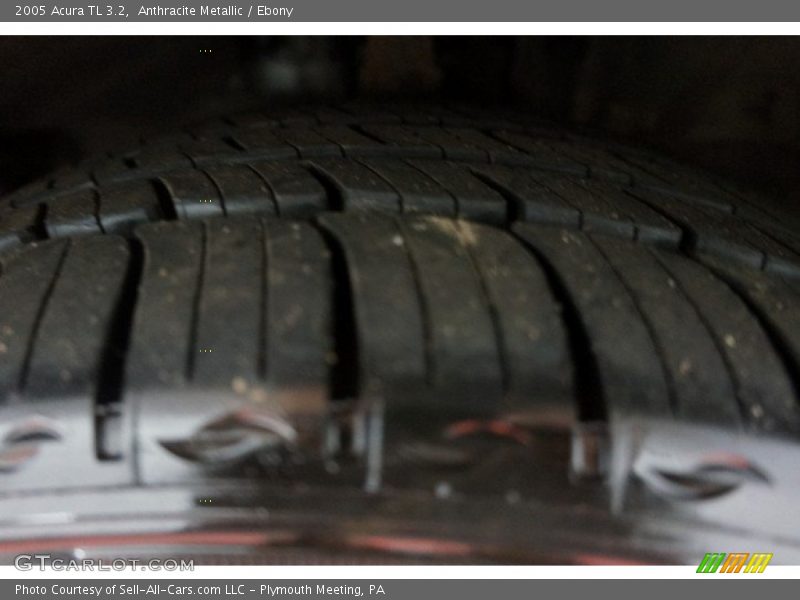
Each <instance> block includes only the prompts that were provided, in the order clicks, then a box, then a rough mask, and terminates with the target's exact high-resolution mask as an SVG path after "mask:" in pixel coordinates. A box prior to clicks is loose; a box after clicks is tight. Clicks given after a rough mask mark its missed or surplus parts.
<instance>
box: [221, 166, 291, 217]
mask: <svg viewBox="0 0 800 600" xmlns="http://www.w3.org/2000/svg"><path fill="white" fill-rule="evenodd" d="M205 172H206V174H207V175H208V176H209V177H210V178H211V179H212V180H213V181H214V184H215V185H216V186H217V188H218V189H219V191H220V194H221V196H222V202H223V204H224V206H225V214H226V215H237V214H242V213H250V214H271V215H274V214H276V212H277V209H276V207H275V201H274V198H273V197H272V192H271V191H270V189H269V186H268V185H267V184H266V182H265V181H264V180H263V179H262V178H261V177H260V176H259V175H258V174H257V173H256V172H255V171H253V170H252V169H251V168H249V167H248V166H246V165H215V166H210V167H206V169H205Z"/></svg>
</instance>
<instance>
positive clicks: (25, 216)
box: [0, 204, 43, 251]
mask: <svg viewBox="0 0 800 600" xmlns="http://www.w3.org/2000/svg"><path fill="white" fill-rule="evenodd" d="M42 208H43V207H42V206H40V205H38V204H29V205H27V206H23V207H21V208H15V209H11V210H6V211H3V212H2V213H1V214H0V251H3V250H6V249H8V248H13V247H14V246H18V245H20V244H24V243H26V242H29V241H31V240H34V239H36V237H37V236H36V234H35V233H34V232H35V230H36V227H37V225H38V222H39V215H40V214H42Z"/></svg>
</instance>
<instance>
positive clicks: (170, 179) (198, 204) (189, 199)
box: [160, 169, 224, 219]
mask: <svg viewBox="0 0 800 600" xmlns="http://www.w3.org/2000/svg"><path fill="white" fill-rule="evenodd" d="M160 179H161V182H162V183H163V184H164V186H165V187H166V188H167V190H168V191H169V194H170V196H171V198H172V204H173V206H174V207H175V213H176V214H177V215H178V218H179V219H202V218H205V217H213V216H216V215H222V214H223V213H224V208H223V205H222V199H221V198H220V196H219V191H218V190H217V187H216V186H215V185H214V183H213V182H212V181H211V179H209V177H208V175H206V174H205V173H203V172H202V171H196V170H194V169H192V170H187V171H181V172H175V173H170V174H169V175H165V176H163V177H161V178H160Z"/></svg>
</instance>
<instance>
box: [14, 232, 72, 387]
mask: <svg viewBox="0 0 800 600" xmlns="http://www.w3.org/2000/svg"><path fill="white" fill-rule="evenodd" d="M71 245H72V242H71V240H69V239H67V241H66V243H65V244H64V249H63V250H62V252H61V256H60V257H59V259H58V263H57V264H56V268H55V270H54V271H53V276H52V278H51V279H50V283H49V284H48V285H47V290H46V291H45V294H44V298H42V302H41V304H40V305H39V308H38V310H37V311H36V318H35V319H34V322H33V327H32V329H31V333H30V337H29V338H28V344H27V346H26V348H25V358H24V359H23V361H22V367H21V368H20V372H19V379H18V381H17V388H18V389H19V391H24V390H25V386H26V385H27V384H28V374H29V373H30V369H31V360H32V358H33V350H34V347H35V346H36V340H37V338H38V337H39V329H40V328H41V325H42V321H43V320H44V316H45V313H46V312H47V306H48V304H49V303H50V298H52V296H53V290H55V287H56V283H58V278H59V276H60V275H61V271H62V270H63V267H64V263H65V262H66V259H67V254H68V253H69V248H70V246H71Z"/></svg>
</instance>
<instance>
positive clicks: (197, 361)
mask: <svg viewBox="0 0 800 600" xmlns="http://www.w3.org/2000/svg"><path fill="white" fill-rule="evenodd" d="M0 211H1V212H0V248H2V253H0V264H1V265H2V274H1V275H0V358H2V361H1V362H0V439H2V440H5V441H4V442H3V443H4V445H3V446H0V481H1V482H2V486H1V487H0V504H2V503H3V502H5V503H6V508H4V509H3V512H4V513H5V514H10V511H11V510H18V511H23V512H24V511H25V510H28V509H27V508H25V507H26V506H27V505H21V504H19V502H20V500H19V498H21V497H25V498H34V499H36V498H50V497H52V495H53V493H54V492H58V493H59V494H60V496H59V497H60V500H59V502H62V503H63V502H64V498H65V497H72V496H70V494H78V496H74V497H75V498H78V497H79V495H80V494H85V493H87V490H107V491H108V493H111V492H110V490H119V489H128V490H137V489H139V490H141V489H155V488H159V486H162V487H163V486H176V485H178V486H184V485H211V486H212V488H211V489H212V490H216V491H219V490H221V489H228V488H224V486H225V485H227V484H229V483H230V482H231V481H233V482H236V483H235V486H251V485H255V486H256V487H258V485H260V484H259V482H263V472H264V471H265V470H266V471H269V472H270V473H272V474H273V476H274V477H275V478H277V481H279V482H282V483H280V484H279V487H280V486H284V487H285V486H289V488H286V489H291V486H293V485H297V484H298V482H300V483H303V484H304V485H309V486H311V487H316V486H320V487H321V488H324V489H328V488H329V487H331V488H332V489H346V490H349V491H348V493H351V492H353V490H358V489H359V488H360V487H363V486H366V488H367V490H368V491H370V492H373V493H376V494H378V495H379V496H380V495H383V496H382V497H389V498H391V497H394V496H393V495H395V494H400V492H399V490H417V489H426V490H430V489H435V490H436V494H435V495H436V496H439V497H441V496H449V495H450V494H451V492H452V493H462V494H463V495H464V497H466V498H467V499H472V498H474V497H479V498H484V497H488V498H493V497H495V496H496V497H498V498H500V501H501V504H503V506H505V507H506V508H507V509H508V505H509V502H511V500H510V499H509V498H510V496H509V493H510V492H509V490H510V489H511V488H512V487H513V488H514V490H515V493H516V494H517V495H519V493H520V490H524V489H528V488H526V487H525V485H526V484H524V483H522V482H520V481H519V478H520V477H522V479H525V478H526V477H527V478H528V479H529V481H528V483H527V485H528V486H529V487H531V486H532V487H531V492H530V493H531V495H533V496H536V497H539V498H541V497H542V495H544V497H546V498H549V499H548V501H549V502H552V501H555V502H556V504H561V505H563V506H565V507H567V508H568V509H569V510H573V508H570V507H573V506H574V505H573V504H572V502H579V503H580V502H588V501H591V502H595V501H597V502H599V503H600V505H602V506H606V504H604V502H605V501H606V500H604V498H606V496H605V492H603V491H602V490H603V489H604V488H603V487H602V485H601V486H600V487H597V485H595V486H594V487H593V486H589V487H581V486H577V487H575V485H574V483H575V482H574V480H570V479H569V478H568V477H567V474H568V472H569V466H570V464H571V466H572V470H573V475H575V471H576V470H580V468H581V467H580V463H581V461H580V459H579V458H576V456H575V452H576V450H575V446H573V450H572V456H570V451H569V450H568V449H563V448H562V449H561V450H559V451H558V452H556V451H555V450H553V448H556V447H558V448H561V446H560V445H559V444H556V443H555V442H553V441H552V440H551V441H550V442H546V443H545V446H547V447H549V448H551V450H550V451H549V452H555V454H553V456H551V457H550V459H552V460H550V459H548V460H550V462H549V463H548V464H547V466H543V465H542V464H541V463H539V462H537V460H538V459H536V460H535V459H533V458H531V456H530V455H529V454H526V452H530V448H529V447H528V446H529V444H527V442H525V440H528V439H529V437H526V436H530V435H534V433H532V432H535V435H540V434H542V432H545V434H546V435H555V434H553V433H552V432H566V435H567V437H569V436H572V438H573V441H574V439H575V435H576V434H575V432H576V431H579V432H581V431H582V432H584V433H585V432H586V431H589V430H591V427H594V426H600V427H603V425H604V424H608V423H614V422H617V421H620V420H625V419H633V420H636V419H647V420H655V421H657V422H662V423H672V424H674V425H676V426H681V425H688V426H698V427H711V428H713V429H714V430H715V431H721V432H733V433H734V434H735V435H736V436H739V437H738V438H737V439H747V440H751V439H752V440H761V439H767V440H777V441H780V442H781V443H782V442H784V441H787V442H790V443H792V442H793V441H794V440H796V438H797V435H798V433H800V410H798V374H799V373H800V370H798V362H799V361H800V301H799V300H800V299H799V298H798V290H799V289H800V288H799V287H798V286H799V285H800V284H799V283H798V277H800V235H798V234H797V233H796V232H795V231H794V230H793V229H792V228H791V226H790V225H787V224H786V223H785V222H783V221H782V220H781V215H780V214H773V213H772V212H769V211H767V210H766V209H764V208H763V205H762V204H760V203H759V199H758V198H757V197H756V196H754V195H752V194H750V193H748V192H745V191H742V190H740V189H738V188H736V187H735V186H732V185H730V184H728V183H726V182H722V181H719V180H717V179H715V178H714V177H711V176H708V175H704V174H701V173H699V172H697V171H695V170H693V169H689V168H686V167H683V166H679V165H676V164H674V163H672V162H671V161H669V160H666V159H662V158H660V157H657V156H654V155H652V154H651V153H649V152H645V151H640V150H633V149H630V148H628V147H626V146H622V145H618V144H612V143H608V142H600V141H596V140H592V139H588V138H584V137H582V136H576V135H572V134H568V133H565V132H561V131H557V130H554V129H552V128H551V129H547V128H545V127H543V126H542V125H541V124H540V123H538V122H535V121H532V120H530V119H525V118H523V117H519V116H514V115H501V116H498V115H497V114H484V113H479V112H476V111H470V110H459V111H455V110H445V109H439V108H415V109H410V108H394V107H388V108H387V107H384V108H383V109H381V110H376V109H366V108H364V107H361V106H345V107H338V108H326V109H319V110H313V111H312V110H298V111H293V112H286V113H285V114H283V115H280V116H278V117H267V116H265V115H261V114H253V115H248V116H244V117H236V118H231V119H226V120H220V121H219V122H217V123H212V124H209V125H207V126H205V127H204V128H201V129H197V130H195V131H192V132H184V133H180V134H177V135H174V136H171V137H169V138H166V139H164V140H154V141H150V140H147V141H145V142H143V143H142V144H141V146H140V147H138V148H136V149H134V150H132V151H130V152H127V153H121V154H113V155H110V156H106V157H101V158H98V159H96V160H90V161H88V162H86V163H85V164H82V165H80V166H79V167H76V168H75V169H72V170H67V171H63V172H60V173H58V174H55V175H54V176H53V177H52V178H51V179H48V180H46V181H39V182H35V183H33V184H31V185H29V186H27V187H26V188H24V189H21V190H19V191H17V192H16V193H14V194H12V195H10V196H8V197H6V198H5V199H3V200H2V208H1V209H0ZM581 424H582V425H581ZM582 427H583V429H581V428H582ZM442 431H444V432H445V434H444V437H442V435H443V434H442ZM465 432H466V433H465ZM547 432H551V433H550V434H547ZM580 435H583V434H580ZM546 439H550V438H546ZM559 439H561V438H559ZM521 441H522V442H521ZM519 443H522V445H523V446H526V448H523V449H521V450H515V452H522V454H521V455H520V456H517V455H515V456H516V459H515V460H513V461H512V462H511V463H506V462H502V463H498V464H503V465H505V466H506V467H507V468H508V471H507V472H506V473H504V474H503V475H500V474H499V472H498V471H496V470H493V467H492V466H491V462H490V463H489V464H483V463H482V464H483V466H482V467H480V468H477V467H475V466H474V461H479V459H478V458H477V455H475V454H470V453H469V452H467V448H469V449H470V452H471V451H472V450H474V449H475V448H479V449H480V448H484V447H486V448H489V449H493V448H495V446H494V445H495V444H501V445H502V444H511V445H512V446H514V445H515V444H517V445H519ZM484 444H488V446H484ZM553 444H555V446H554V445H553ZM503 447H504V448H505V446H503ZM540 450H541V449H540ZM540 450H539V451H540ZM539 451H537V452H539ZM487 452H488V454H487V456H488V455H489V454H491V455H492V456H494V454H492V452H495V450H491V452H489V451H488V450H487ZM503 452H505V450H503ZM465 453H466V454H465ZM478 454H481V452H479V453H478ZM503 456H505V458H504V459H503V460H505V461H508V460H510V459H509V457H508V456H507V455H505V454H504V455H503ZM539 456H540V457H541V454H539ZM526 457H527V458H526ZM526 460H529V461H531V462H530V464H529V465H528V466H525V465H526V463H525V461H526ZM600 462H602V461H600ZM467 463H468V464H470V465H472V466H471V467H470V468H471V469H473V470H472V471H470V473H472V475H470V477H471V479H470V478H468V479H469V481H470V482H472V483H470V484H464V488H463V489H464V490H469V491H468V492H464V491H462V490H460V489H455V490H454V489H453V486H454V485H455V484H453V483H452V481H460V480H459V479H458V477H460V476H454V475H452V469H456V471H457V472H459V473H461V471H458V469H459V468H462V467H463V465H464V464H467ZM431 465H433V467H432V466H431ZM459 465H461V466H459ZM530 465H533V467H531V466H530ZM537 465H538V466H537ZM584 466H585V465H584ZM444 467H447V469H451V471H447V473H450V474H449V475H446V476H445V477H444V479H445V480H447V481H449V482H450V483H446V484H443V483H442V476H441V473H440V472H439V470H440V469H442V468H444ZM534 467H535V468H534ZM596 467H597V469H599V471H598V472H597V473H595V474H603V472H604V471H605V469H606V468H607V466H606V467H604V466H603V465H599V466H597V465H596ZM495 468H496V467H495ZM437 469H439V470H437ZM481 469H483V470H482V471H481ZM537 469H539V471H537ZM532 472H536V473H533V474H531V473H532ZM275 473H277V475H276V474H275ZM476 473H479V474H476ZM537 473H538V474H537ZM269 480H270V481H274V479H273V478H272V477H271V478H270V479H269ZM243 482H245V483H243ZM475 482H480V485H478V484H477V483H475ZM509 482H511V483H509ZM270 485H272V484H270ZM443 485H444V487H442V486H443ZM548 486H549V488H552V489H553V490H558V492H557V493H556V492H555V491H554V492H553V495H554V496H556V497H557V498H558V499H557V500H553V498H552V497H550V496H548V491H547V490H548ZM159 489H160V488H159ZM241 489H244V488H241ZM281 489H284V488H281ZM153 493H155V492H153ZM242 493H244V492H242ZM353 493H355V492H353ZM212 495H213V493H212ZM523 496H525V493H523ZM81 497H83V496H81ZM101 497H102V496H99V497H98V498H101ZM107 497H110V496H107ZM398 497H399V496H398ZM516 497H517V496H514V498H516ZM3 498H5V500H3ZM568 499H569V500H568ZM37 501H38V500H37ZM361 501H362V500H358V502H361ZM42 502H45V500H42ZM76 502H77V500H76ZM98 502H100V501H99V500H98ZM323 502H324V501H323ZM14 503H16V504H14ZM410 506H411V507H412V508H409V511H412V512H411V513H404V514H411V516H410V517H408V519H410V521H411V522H415V521H414V520H415V519H416V522H417V523H423V522H427V521H425V520H424V519H423V517H422V510H421V509H420V508H419V506H418V505H415V504H413V503H412V504H411V505H410ZM14 507H16V508H14ZM528 508H530V507H528ZM30 510H33V509H30ZM73 510H76V511H78V509H77V508H75V507H74V506H73ZM104 510H105V509H104ZM322 510H323V512H324V511H325V510H330V511H331V513H333V512H335V510H334V508H332V507H330V506H328V508H327V509H325V508H323V509H322ZM509 510H510V509H509ZM6 511H8V512H6ZM603 511H604V512H603ZM603 511H601V512H603V515H604V516H603V517H602V519H607V518H612V517H611V516H610V512H609V511H608V510H606V509H603ZM101 512H102V511H101ZM92 514H95V515H96V514H97V512H96V511H95V513H92ZM568 514H571V515H573V516H574V514H575V513H574V512H571V513H570V512H568ZM415 515H416V516H415ZM428 518H429V519H431V518H433V517H431V516H430V515H428ZM509 518H511V517H509ZM598 518H599V517H598ZM433 520H434V521H435V520H436V519H433ZM464 527H465V526H464V524H463V523H462V524H461V525H458V526H457V527H456V530H457V531H461V532H463V531H464ZM565 527H566V525H565ZM459 528H460V529H459ZM0 531H2V528H1V527H0ZM504 532H505V533H504V535H506V538H503V539H510V538H512V537H513V535H511V534H510V532H509V530H508V529H505V530H504ZM584 533H586V532H584ZM589 533H590V532H589ZM9 535H10V536H11V537H13V535H11V534H8V535H6V536H5V537H6V538H8V537H9ZM14 535H19V534H18V532H17V533H16V534H14ZM26 535H31V534H30V532H28V533H26ZM587 535H588V534H587ZM591 540H594V541H591ZM574 542H575V540H574V539H573V540H572V542H571V543H574ZM598 543H599V542H597V540H596V539H595V538H592V537H591V535H589V537H588V538H587V539H584V540H582V541H581V544H588V545H592V544H598ZM629 549H630V548H629ZM1 550H2V548H0V551H1ZM503 556H504V559H505V560H508V555H503ZM473 558H474V557H473ZM540 558H541V557H539V558H530V557H529V556H526V558H524V559H523V560H524V561H528V560H534V561H536V560H540Z"/></svg>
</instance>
